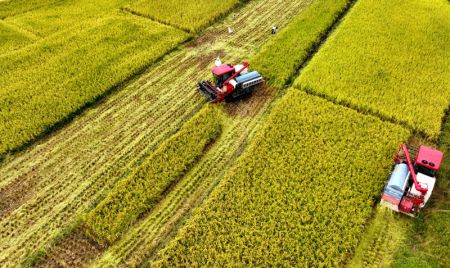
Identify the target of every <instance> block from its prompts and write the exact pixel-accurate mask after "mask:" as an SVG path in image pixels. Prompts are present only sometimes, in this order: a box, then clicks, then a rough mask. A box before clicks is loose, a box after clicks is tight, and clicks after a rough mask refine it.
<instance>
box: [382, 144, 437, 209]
mask: <svg viewBox="0 0 450 268" xmlns="http://www.w3.org/2000/svg"><path fill="white" fill-rule="evenodd" d="M443 156H444V155H443V153H442V152H440V151H438V150H435V149H432V148H430V147H427V146H424V145H422V146H420V147H419V149H417V148H414V147H412V146H408V145H406V144H402V146H401V148H400V149H399V150H398V152H397V153H396V155H395V157H394V162H395V163H394V165H393V170H392V172H391V174H390V178H389V181H388V182H387V184H386V186H385V187H384V192H383V194H382V196H381V205H383V206H385V207H387V208H390V209H392V210H394V211H396V212H401V213H404V214H406V215H408V216H412V217H415V216H417V215H418V213H419V210H420V209H421V208H423V207H424V206H425V204H426V203H427V201H428V199H429V198H430V196H431V193H432V192H433V188H434V185H435V183H436V172H437V171H438V170H439V167H440V164H441V162H442V159H443Z"/></svg>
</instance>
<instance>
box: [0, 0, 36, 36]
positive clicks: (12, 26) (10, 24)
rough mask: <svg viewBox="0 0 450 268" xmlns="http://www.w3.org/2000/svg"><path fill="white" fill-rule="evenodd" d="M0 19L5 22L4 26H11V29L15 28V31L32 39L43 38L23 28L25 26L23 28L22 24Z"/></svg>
mask: <svg viewBox="0 0 450 268" xmlns="http://www.w3.org/2000/svg"><path fill="white" fill-rule="evenodd" d="M1 1H2V0H0V2H1ZM0 21H1V22H2V23H3V24H5V26H6V27H10V28H12V29H13V30H15V31H17V32H20V33H23V34H26V35H27V36H28V37H30V38H31V39H33V41H37V40H39V39H42V38H43V37H42V36H40V35H38V34H36V33H34V32H32V31H30V30H27V29H25V28H23V27H22V26H20V25H17V24H15V23H14V22H11V21H6V20H5V19H0Z"/></svg>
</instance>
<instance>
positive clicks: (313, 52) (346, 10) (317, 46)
mask: <svg viewBox="0 0 450 268" xmlns="http://www.w3.org/2000/svg"><path fill="white" fill-rule="evenodd" d="M357 2H358V0H351V1H349V2H348V4H347V5H346V6H345V8H344V9H343V10H342V11H341V12H340V13H339V14H338V15H337V17H336V19H335V20H334V22H333V23H332V24H331V25H330V26H329V27H328V28H327V29H326V30H325V32H324V33H323V34H322V35H321V36H320V38H319V42H317V43H316V44H314V45H313V46H312V47H311V49H310V51H309V53H308V55H307V56H306V57H305V59H304V61H303V63H302V64H301V65H300V66H299V67H298V68H297V70H296V72H295V73H294V74H293V75H292V76H291V77H289V79H288V81H287V82H286V84H285V86H284V87H283V88H282V89H280V93H279V94H278V96H277V98H276V99H278V98H281V97H282V96H284V95H285V93H286V92H287V90H288V89H289V88H291V87H293V84H294V81H295V80H296V79H297V78H298V77H300V75H301V73H302V71H303V69H304V68H305V67H306V66H307V65H308V64H309V63H310V61H311V59H312V58H313V57H314V56H315V55H316V53H318V52H319V51H320V48H321V47H322V46H323V45H324V44H325V43H326V42H327V40H328V38H329V37H330V36H331V35H332V34H333V32H334V31H335V29H337V28H338V27H339V25H340V24H341V23H342V21H343V20H344V19H345V17H346V16H347V14H348V13H349V12H350V11H351V9H352V8H353V7H354V6H355V4H356V3H357ZM294 88H295V89H297V90H302V91H304V92H306V93H307V94H309V95H313V96H316V97H320V98H323V99H325V100H327V101H329V102H332V103H334V104H335V105H339V106H344V107H346V108H349V109H352V110H355V111H357V112H358V113H361V114H364V115H370V116H374V117H377V118H379V119H380V120H382V121H385V122H389V123H392V124H396V125H399V126H401V127H403V128H405V129H407V130H410V131H411V132H412V134H414V135H417V136H419V137H423V138H426V139H430V137H429V136H428V135H427V134H426V133H425V132H423V131H422V130H419V129H417V128H414V127H413V126H412V125H410V124H409V123H408V122H406V121H404V120H399V119H396V118H394V117H390V116H387V115H384V114H382V113H381V112H377V111H375V110H373V109H371V108H368V107H359V106H358V105H353V104H351V103H350V102H347V101H337V100H336V99H334V98H332V97H330V96H328V95H326V94H321V93H318V92H316V91H315V90H314V89H312V88H308V87H301V88H296V87H294ZM364 109H365V110H364ZM448 110H449V111H450V107H449V109H448ZM444 118H445V115H444ZM443 120H444V119H443Z"/></svg>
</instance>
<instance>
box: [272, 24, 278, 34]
mask: <svg viewBox="0 0 450 268" xmlns="http://www.w3.org/2000/svg"><path fill="white" fill-rule="evenodd" d="M277 32H278V27H277V26H273V27H272V34H276V33H277Z"/></svg>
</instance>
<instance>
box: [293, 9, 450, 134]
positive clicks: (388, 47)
mask: <svg viewBox="0 0 450 268" xmlns="http://www.w3.org/2000/svg"><path fill="white" fill-rule="evenodd" d="M449 31H450V5H449V4H448V2H447V1H445V0H431V1H419V0H413V1H407V2H405V1H401V0H393V1H392V0H382V1H371V0H361V1H358V3H357V4H356V5H355V6H354V8H353V9H352V10H351V12H350V13H349V14H348V16H347V17H346V18H345V20H344V21H343V22H342V24H341V25H340V26H339V28H338V29H337V30H336V32H335V33H334V34H333V35H332V36H331V37H330V38H329V40H328V41H327V43H326V44H325V45H324V46H323V48H321V49H320V51H319V52H318V53H317V54H316V55H315V56H314V58H313V59H312V60H311V62H310V64H309V65H308V66H307V67H306V68H305V69H304V71H302V75H301V76H300V78H299V79H298V80H297V81H296V82H295V87H298V88H303V89H305V90H307V91H310V92H314V93H316V94H320V95H325V96H327V98H329V99H332V100H334V101H336V102H340V103H345V104H347V105H349V106H352V107H355V108H357V109H358V110H363V111H365V112H371V113H376V114H379V115H381V116H382V117H384V118H385V119H391V120H394V121H398V122H401V123H404V124H405V125H408V126H409V127H411V128H414V129H416V130H419V131H421V132H423V133H425V134H427V135H428V136H429V137H431V138H433V139H435V138H437V137H438V135H439V131H440V127H441V122H442V118H443V115H444V110H445V109H446V108H447V107H448V106H449V104H450V101H449V100H450V87H449V86H448V85H450V75H449V65H448V51H449V44H450V35H449V34H448V33H449Z"/></svg>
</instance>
